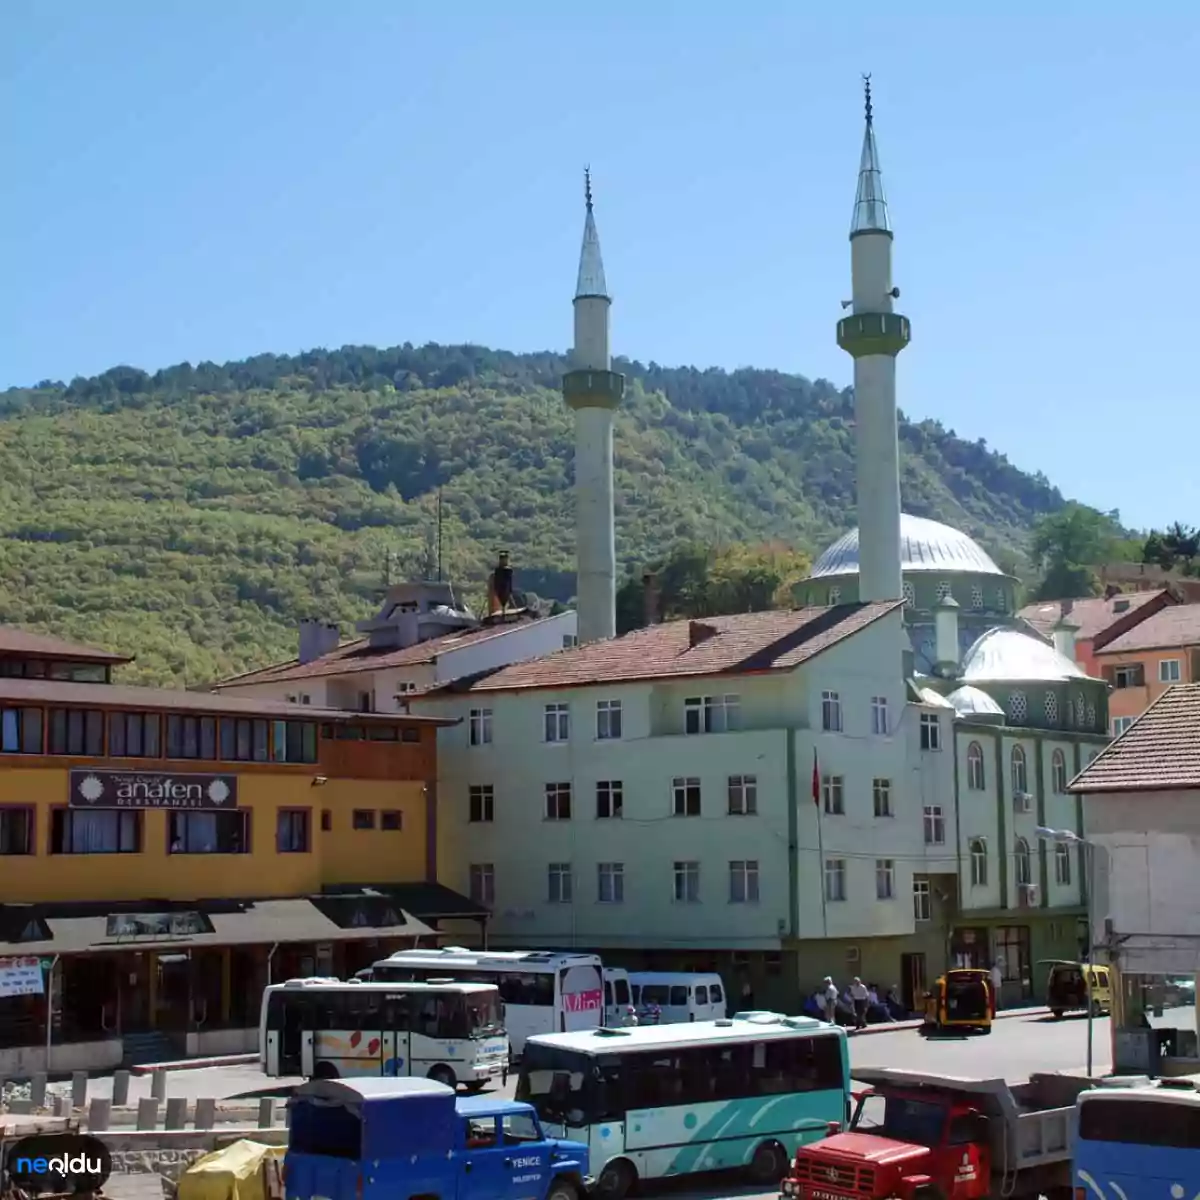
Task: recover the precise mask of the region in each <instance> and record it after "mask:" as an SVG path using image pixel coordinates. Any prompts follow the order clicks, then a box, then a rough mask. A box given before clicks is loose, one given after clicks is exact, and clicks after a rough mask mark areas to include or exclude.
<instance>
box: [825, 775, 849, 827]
mask: <svg viewBox="0 0 1200 1200" xmlns="http://www.w3.org/2000/svg"><path fill="white" fill-rule="evenodd" d="M845 784H846V781H845V779H844V778H843V777H842V776H841V775H822V776H821V801H822V805H823V807H824V809H825V811H826V812H827V813H828V814H829V815H830V816H832V817H840V816H844V815H845V812H846V787H845Z"/></svg>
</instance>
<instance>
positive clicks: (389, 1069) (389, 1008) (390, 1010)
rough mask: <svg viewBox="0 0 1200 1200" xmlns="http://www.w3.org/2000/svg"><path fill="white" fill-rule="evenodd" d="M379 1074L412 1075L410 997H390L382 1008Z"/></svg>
mask: <svg viewBox="0 0 1200 1200" xmlns="http://www.w3.org/2000/svg"><path fill="white" fill-rule="evenodd" d="M380 1008H381V1013H380V1019H379V1027H380V1032H379V1073H380V1074H381V1075H391V1076H395V1075H411V1074H412V1034H411V1032H410V1031H411V1029H412V1019H411V1015H410V1010H409V997H407V996H388V997H387V999H386V1000H385V1001H384V1003H383V1004H382V1005H381V1006H380Z"/></svg>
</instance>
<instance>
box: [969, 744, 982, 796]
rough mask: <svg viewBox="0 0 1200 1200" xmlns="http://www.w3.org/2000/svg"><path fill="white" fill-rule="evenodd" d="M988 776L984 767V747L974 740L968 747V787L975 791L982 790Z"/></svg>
mask: <svg viewBox="0 0 1200 1200" xmlns="http://www.w3.org/2000/svg"><path fill="white" fill-rule="evenodd" d="M986 779H987V776H986V775H985V773H984V769H983V747H982V746H981V745H980V744H979V743H978V742H972V743H971V744H970V745H969V746H968V747H967V787H969V788H970V789H971V791H973V792H982V791H983V788H984V784H985V782H986Z"/></svg>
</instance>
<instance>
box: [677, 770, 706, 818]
mask: <svg viewBox="0 0 1200 1200" xmlns="http://www.w3.org/2000/svg"><path fill="white" fill-rule="evenodd" d="M671 812H672V814H673V815H674V816H676V817H698V816H699V815H700V780H699V779H697V778H696V777H695V776H686V777H685V776H682V775H679V776H676V777H675V778H674V779H672V780H671Z"/></svg>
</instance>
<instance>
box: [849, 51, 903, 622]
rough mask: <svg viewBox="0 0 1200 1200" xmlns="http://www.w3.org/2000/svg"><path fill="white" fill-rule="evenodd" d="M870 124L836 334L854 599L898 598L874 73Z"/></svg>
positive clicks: (896, 468)
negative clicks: (843, 377) (847, 423)
mask: <svg viewBox="0 0 1200 1200" xmlns="http://www.w3.org/2000/svg"><path fill="white" fill-rule="evenodd" d="M863 82H864V84H865V90H866V102H867V125H866V130H865V131H864V133H863V147H862V162H861V164H860V165H859V169H858V194H857V195H856V196H855V199H854V219H853V221H851V223H850V276H851V280H852V283H853V297H854V298H853V299H852V300H850V301H847V302H843V304H842V307H843V308H849V309H851V312H852V315H851V316H848V317H843V318H842V319H841V320H840V321H839V322H838V330H837V339H838V345H839V346H841V348H842V349H843V350H845V351H846V352H847V353H848V354H850V355H851V356H852V357H853V358H854V424H855V429H856V434H857V454H858V462H857V464H856V476H857V480H858V598H859V600H862V601H867V600H899V599H900V598H901V596H902V595H903V586H902V580H901V577H900V444H899V433H898V429H897V426H896V355H897V354H899V353H900V351H901V350H903V349H904V347H905V346H907V345H908V342H909V336H910V329H909V322H908V318H907V317H903V316H901V315H900V314H899V313H897V312H895V311H893V306H892V301H893V300H895V299H897V298H898V297H899V295H900V289H899V288H896V287H893V286H892V229H891V223H890V222H889V220H888V210H887V201H886V200H885V199H884V195H883V175H882V174H881V173H880V170H879V151H878V150H877V149H876V146H875V122H874V114H873V112H872V109H871V77H870V76H869V75H867V76H864V77H863Z"/></svg>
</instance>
